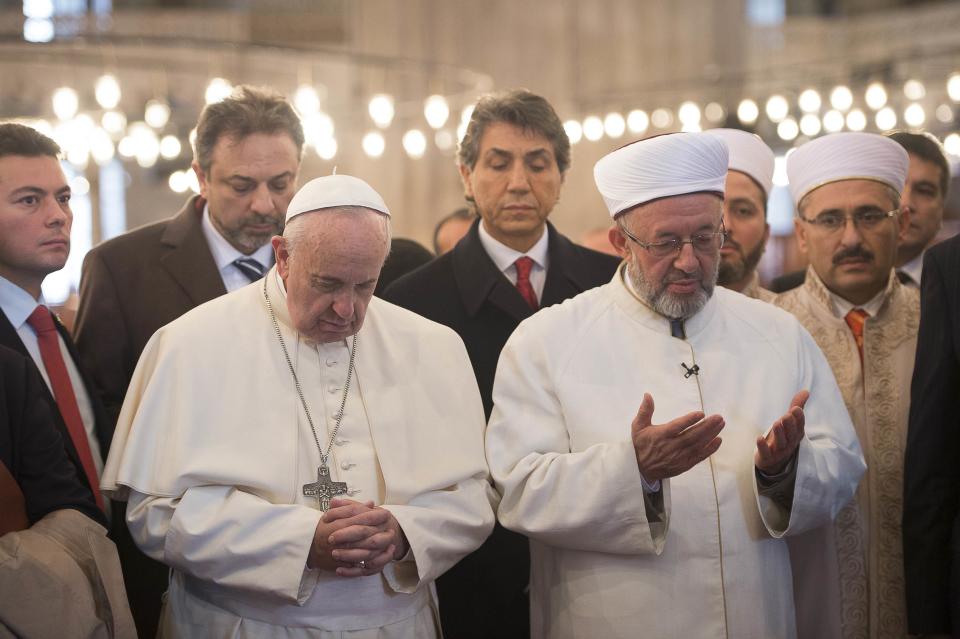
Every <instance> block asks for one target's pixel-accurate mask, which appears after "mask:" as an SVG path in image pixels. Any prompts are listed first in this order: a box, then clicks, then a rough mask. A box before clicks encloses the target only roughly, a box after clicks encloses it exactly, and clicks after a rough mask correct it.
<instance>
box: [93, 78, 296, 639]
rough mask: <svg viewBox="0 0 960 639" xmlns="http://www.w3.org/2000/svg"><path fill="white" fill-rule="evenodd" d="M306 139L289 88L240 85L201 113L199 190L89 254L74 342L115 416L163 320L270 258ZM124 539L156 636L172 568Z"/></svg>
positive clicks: (144, 625) (142, 625)
mask: <svg viewBox="0 0 960 639" xmlns="http://www.w3.org/2000/svg"><path fill="white" fill-rule="evenodd" d="M302 149H303V128H302V126H301V124H300V119H299V118H298V117H297V114H296V113H295V112H294V110H293V108H292V107H291V106H290V104H289V103H288V102H287V101H286V100H285V99H284V98H283V97H282V96H280V95H278V94H275V93H273V92H272V91H269V90H265V89H256V88H252V87H246V86H241V87H237V89H236V90H235V92H234V93H233V95H231V96H230V97H228V98H227V99H225V100H223V101H221V102H217V103H213V104H210V105H208V106H207V107H206V108H204V110H203V112H202V113H201V114H200V120H199V122H198V123H197V138H196V143H195V159H194V163H193V169H194V171H196V173H197V178H198V180H199V182H200V195H199V196H194V197H192V198H190V199H189V200H188V201H187V203H186V204H185V205H184V207H183V208H182V209H181V210H180V212H179V213H177V215H175V216H174V217H172V218H169V219H166V220H163V221H160V222H157V223H154V224H150V225H147V226H144V227H142V228H139V229H136V230H134V231H131V232H129V233H125V234H124V235H121V236H119V237H116V238H113V239H111V240H109V241H107V242H104V243H103V244H101V245H99V246H97V247H96V248H94V249H93V250H92V251H90V252H89V253H88V254H87V257H86V259H85V260H84V265H83V277H82V279H81V282H80V308H79V310H78V312H77V324H76V340H77V348H78V350H79V352H80V357H81V359H82V361H83V363H84V364H85V365H86V367H87V368H88V370H89V371H90V373H91V375H92V377H93V382H94V386H95V387H96V389H97V391H98V393H99V395H100V397H101V398H102V400H103V403H104V405H105V407H106V409H107V413H108V415H109V418H110V420H111V421H110V424H111V426H112V425H113V424H114V423H116V420H117V416H118V415H119V412H120V406H121V405H122V403H123V398H124V395H125V394H126V391H127V385H128V384H129V382H130V378H131V376H132V375H133V371H134V368H135V367H136V365H137V360H138V359H139V358H140V353H141V352H142V351H143V348H144V346H145V345H146V343H147V341H148V340H149V339H150V337H151V336H152V335H153V334H154V332H156V330H157V329H158V328H160V327H162V326H164V325H166V324H168V323H170V322H172V321H173V320H175V319H177V318H178V317H180V316H181V315H183V314H184V313H186V312H187V311H189V310H191V309H193V308H194V307H196V306H199V305H200V304H203V303H204V302H207V301H210V300H212V299H214V298H215V297H219V296H220V295H223V294H225V293H227V292H228V291H233V290H235V289H238V288H240V287H242V286H245V285H247V284H249V283H250V282H252V281H254V280H257V279H259V278H260V277H262V275H263V274H264V273H265V272H266V271H267V270H268V269H269V268H270V267H271V266H273V260H274V258H273V252H272V251H273V249H272V248H271V246H270V239H271V238H272V237H273V236H274V235H279V234H280V233H282V231H283V220H284V216H285V215H286V211H287V206H288V205H289V204H290V200H291V199H292V198H293V195H294V193H295V192H296V186H297V184H296V183H297V174H298V171H299V168H300V158H301V155H302V153H301V151H302ZM118 546H119V547H120V551H121V561H122V563H123V567H124V573H125V576H126V579H127V588H128V596H129V599H130V606H131V608H132V610H133V614H134V618H135V620H136V622H137V630H138V632H139V634H140V635H141V636H145V637H152V636H154V634H156V624H157V619H158V618H159V614H160V595H161V594H162V593H163V591H164V590H165V589H166V585H167V569H166V567H165V566H163V565H162V564H160V563H157V562H154V561H152V560H149V559H147V558H146V557H145V556H144V555H142V554H141V553H140V551H139V550H137V549H136V547H135V546H134V545H133V543H132V541H131V540H129V538H127V539H126V540H118Z"/></svg>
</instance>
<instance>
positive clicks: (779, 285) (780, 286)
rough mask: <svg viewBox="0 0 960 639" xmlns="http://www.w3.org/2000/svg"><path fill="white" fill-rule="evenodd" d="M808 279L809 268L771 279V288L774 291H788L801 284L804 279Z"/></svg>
mask: <svg viewBox="0 0 960 639" xmlns="http://www.w3.org/2000/svg"><path fill="white" fill-rule="evenodd" d="M806 279H807V269H803V270H801V271H793V272H792V273H784V274H783V275H781V276H779V277H775V278H773V280H771V281H770V287H769V288H770V290H771V291H773V292H774V293H786V292H787V291H789V290H791V289H795V288H797V287H798V286H800V285H801V284H803V282H804V280H806Z"/></svg>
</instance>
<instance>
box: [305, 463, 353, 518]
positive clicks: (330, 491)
mask: <svg viewBox="0 0 960 639" xmlns="http://www.w3.org/2000/svg"><path fill="white" fill-rule="evenodd" d="M303 494H304V495H306V496H307V497H316V498H317V499H319V500H320V510H323V511H326V510H329V509H330V499H331V498H333V497H336V496H337V495H346V494H347V482H345V481H332V480H331V479H330V469H329V468H328V467H327V465H326V464H321V465H320V466H319V467H318V468H317V481H315V482H313V483H312V484H304V485H303Z"/></svg>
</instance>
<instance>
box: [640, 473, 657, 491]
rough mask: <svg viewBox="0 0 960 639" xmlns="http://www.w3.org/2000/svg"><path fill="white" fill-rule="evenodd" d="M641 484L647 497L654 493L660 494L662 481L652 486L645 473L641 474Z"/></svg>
mask: <svg viewBox="0 0 960 639" xmlns="http://www.w3.org/2000/svg"><path fill="white" fill-rule="evenodd" d="M640 484H641V485H642V486H643V492H644V493H646V494H647V495H652V494H653V493H659V492H660V480H659V479H658V480H657V481H655V482H653V483H652V484H651V483H650V482H648V481H647V478H646V477H644V476H643V473H640Z"/></svg>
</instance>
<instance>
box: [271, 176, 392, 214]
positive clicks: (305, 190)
mask: <svg viewBox="0 0 960 639" xmlns="http://www.w3.org/2000/svg"><path fill="white" fill-rule="evenodd" d="M338 206H362V207H364V208H367V209H373V210H374V211H379V212H380V213H383V214H384V215H386V216H387V217H390V210H389V209H387V205H386V203H385V202H384V201H383V198H382V197H380V194H379V193H377V192H376V191H374V190H373V187H371V186H370V185H369V184H367V183H366V182H364V181H363V180H361V179H360V178H355V177H353V176H350V175H325V176H323V177H318V178H314V179H312V180H310V181H309V182H307V183H306V184H304V185H303V186H302V187H301V188H300V190H299V191H297V194H296V195H294V196H293V199H292V200H290V206H288V207H287V219H286V221H287V222H289V221H290V220H292V219H293V218H295V217H296V216H298V215H300V214H301V213H309V212H310V211H317V210H319V209H329V208H334V207H338Z"/></svg>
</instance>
